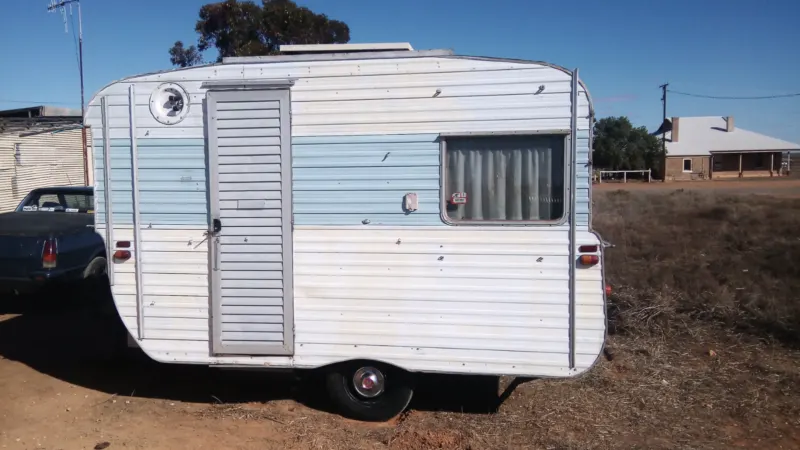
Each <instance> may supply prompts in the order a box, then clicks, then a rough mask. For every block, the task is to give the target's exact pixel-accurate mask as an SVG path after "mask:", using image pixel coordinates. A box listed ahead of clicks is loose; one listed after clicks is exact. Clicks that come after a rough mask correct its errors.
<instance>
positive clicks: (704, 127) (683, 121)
mask: <svg viewBox="0 0 800 450" xmlns="http://www.w3.org/2000/svg"><path fill="white" fill-rule="evenodd" d="M679 119H680V121H679V124H678V142H672V132H671V131H667V133H666V139H667V156H704V155H710V154H711V153H722V152H742V151H759V150H761V151H766V150H775V151H797V150H800V145H798V144H795V143H792V142H787V141H784V140H781V139H777V138H774V137H770V136H766V135H764V134H760V133H756V132H754V131H749V130H743V129H741V128H739V127H734V129H733V131H730V132H728V131H725V130H726V121H725V118H724V117H716V116H714V117H680V118H679ZM668 121H669V119H668ZM665 125H666V128H667V129H671V128H672V127H671V125H672V124H671V123H669V124H666V123H665V124H663V125H662V128H664V127H665ZM660 131H661V129H659V131H658V132H657V133H659V134H660Z"/></svg>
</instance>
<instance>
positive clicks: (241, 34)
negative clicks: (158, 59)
mask: <svg viewBox="0 0 800 450" xmlns="http://www.w3.org/2000/svg"><path fill="white" fill-rule="evenodd" d="M195 31H197V33H198V34H199V35H200V36H199V38H198V40H197V46H196V47H195V46H194V45H192V46H189V47H184V45H183V42H181V41H177V42H175V44H174V45H173V46H172V48H170V50H169V55H170V62H172V64H174V65H176V66H180V67H188V66H193V65H196V64H199V63H201V62H202V61H203V58H202V52H203V51H205V50H207V49H209V48H211V47H214V48H216V49H217V52H218V56H217V62H220V61H222V58H224V57H227V56H258V55H272V54H276V53H278V49H279V47H280V46H281V45H284V44H344V43H346V42H348V41H350V28H349V27H348V26H347V24H346V23H344V22H341V21H338V20H331V19H329V18H328V16H326V15H325V14H317V13H315V12H313V11H311V10H310V9H308V8H306V7H304V6H298V5H297V3H295V2H294V0H262V2H261V5H257V4H255V3H252V2H249V1H238V0H225V1H222V2H217V3H209V4H207V5H205V6H203V7H201V8H200V19H199V20H198V21H197V24H196V25H195Z"/></svg>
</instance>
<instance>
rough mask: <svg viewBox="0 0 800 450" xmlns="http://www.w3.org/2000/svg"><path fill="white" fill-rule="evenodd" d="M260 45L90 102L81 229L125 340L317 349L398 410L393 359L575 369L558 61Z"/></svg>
mask: <svg viewBox="0 0 800 450" xmlns="http://www.w3.org/2000/svg"><path fill="white" fill-rule="evenodd" d="M281 52H282V54H281V55H277V56H260V57H233V58H225V59H224V60H223V62H222V63H220V64H212V65H207V66H199V67H189V68H185V69H178V70H171V71H166V72H160V73H153V74H145V75H139V76H134V77H130V78H126V79H124V80H120V81H117V82H114V83H112V84H110V85H108V86H106V87H105V88H103V89H102V90H101V91H100V92H99V93H97V94H96V95H95V97H94V98H93V99H92V101H91V103H90V104H89V107H88V111H87V117H86V120H87V123H88V125H90V126H91V127H92V131H93V140H92V146H93V154H94V155H95V161H94V167H95V180H96V182H95V189H96V195H95V199H96V200H95V201H96V218H97V219H96V221H97V225H96V226H97V231H98V232H99V233H101V234H102V235H103V236H104V238H105V242H106V246H107V254H108V255H109V256H110V257H109V258H108V259H109V265H108V276H109V281H110V282H111V284H112V292H113V296H114V301H115V304H116V307H117V310H118V311H119V314H120V316H121V317H122V320H123V321H124V323H125V325H126V327H127V329H128V331H129V332H130V334H131V336H132V337H133V339H135V341H136V343H137V344H138V346H139V347H141V349H142V350H143V351H144V352H145V353H146V354H147V355H148V356H149V357H151V358H152V359H154V360H157V361H160V362H164V363H179V364H205V365H210V366H219V367H229V368H230V367H235V368H260V369H265V370H269V369H322V370H324V371H326V373H327V381H328V388H329V389H330V391H331V395H332V397H333V398H334V400H336V401H337V403H338V404H339V406H340V407H341V408H342V411H343V412H344V413H346V414H348V415H350V416H352V417H356V418H360V419H366V420H384V419H387V418H389V417H391V416H393V415H395V414H397V413H399V412H400V411H402V410H403V409H404V408H405V407H406V406H407V405H408V403H409V401H410V399H411V395H412V392H413V378H414V377H413V374H414V373H419V372H440V373H452V374H488V375H513V376H528V377H572V376H576V375H578V374H581V373H583V372H585V371H586V370H588V369H589V368H590V367H591V366H592V365H593V364H594V363H595V361H596V360H597V358H598V356H599V355H600V353H601V352H602V348H603V344H604V339H605V332H606V315H605V314H606V310H605V285H604V279H603V257H602V255H603V248H602V247H603V246H602V241H601V240H600V238H599V237H598V235H597V234H596V233H595V232H593V231H592V228H591V183H590V159H591V158H590V148H591V128H592V124H593V120H594V117H593V110H592V104H591V99H590V96H589V93H588V91H587V90H586V88H585V86H584V85H583V83H582V82H581V81H580V80H579V78H578V73H577V71H569V70H566V69H564V68H561V67H558V66H555V65H552V64H548V63H542V62H534V61H521V60H509V59H499V58H486V57H471V56H457V55H454V54H453V52H451V51H449V50H429V51H415V50H413V49H412V48H411V46H410V45H408V44H372V45H357V44H339V45H308V46H296V45H292V46H283V47H282V48H281Z"/></svg>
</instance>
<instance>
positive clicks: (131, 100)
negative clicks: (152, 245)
mask: <svg viewBox="0 0 800 450" xmlns="http://www.w3.org/2000/svg"><path fill="white" fill-rule="evenodd" d="M128 113H129V115H130V136H131V190H132V192H131V195H132V197H133V198H132V200H133V255H134V256H133V257H134V259H135V261H134V271H135V273H134V275H135V278H136V325H137V328H138V331H139V333H138V334H139V340H142V339H144V298H143V292H144V286H143V284H142V246H141V243H142V230H141V227H140V224H141V218H140V215H139V148H138V146H137V143H136V85H135V84H132V85H131V86H130V87H129V88H128Z"/></svg>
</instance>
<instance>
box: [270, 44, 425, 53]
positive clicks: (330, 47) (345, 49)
mask: <svg viewBox="0 0 800 450" xmlns="http://www.w3.org/2000/svg"><path fill="white" fill-rule="evenodd" d="M280 51H281V53H286V54H295V55H297V54H302V53H365V52H398V51H404V52H413V51H414V48H413V47H411V44H409V43H408V42H384V43H381V42H378V43H374V44H309V45H281V46H280Z"/></svg>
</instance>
